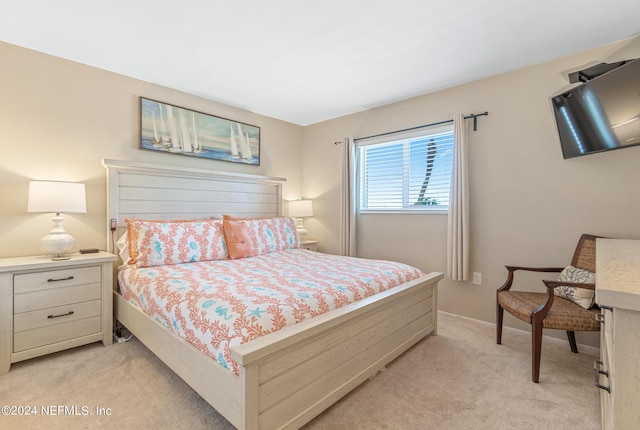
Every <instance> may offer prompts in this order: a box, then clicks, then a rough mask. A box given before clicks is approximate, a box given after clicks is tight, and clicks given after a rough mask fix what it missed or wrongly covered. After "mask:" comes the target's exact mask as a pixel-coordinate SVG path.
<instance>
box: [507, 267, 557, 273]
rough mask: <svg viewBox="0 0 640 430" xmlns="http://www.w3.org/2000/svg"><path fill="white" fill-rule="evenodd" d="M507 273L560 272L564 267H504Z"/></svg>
mask: <svg viewBox="0 0 640 430" xmlns="http://www.w3.org/2000/svg"><path fill="white" fill-rule="evenodd" d="M504 267H506V268H507V270H508V271H509V272H515V271H516V270H526V271H529V272H562V271H563V270H564V267H524V266H504Z"/></svg>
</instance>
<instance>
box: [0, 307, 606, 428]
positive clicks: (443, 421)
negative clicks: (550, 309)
mask: <svg viewBox="0 0 640 430" xmlns="http://www.w3.org/2000/svg"><path fill="white" fill-rule="evenodd" d="M439 318H440V319H439V330H438V335H437V336H431V337H429V338H427V339H425V340H423V341H421V342H420V343H418V344H417V345H416V346H415V347H413V348H412V349H410V350H409V351H407V352H406V353H405V354H404V355H402V356H400V357H399V358H398V359H396V360H395V361H394V362H393V363H391V364H390V365H389V366H387V370H386V371H384V372H381V373H379V374H378V375H377V376H376V377H375V378H373V379H372V380H369V381H367V382H365V383H364V384H362V385H361V386H360V387H358V388H357V389H356V390H354V391H353V392H351V393H350V394H349V395H347V396H346V397H344V398H343V399H342V400H340V401H339V402H338V403H336V404H335V405H333V406H332V407H331V408H329V409H328V410H327V411H325V412H324V413H323V414H321V415H319V416H318V417H316V418H315V419H314V420H313V421H311V422H310V423H308V424H307V425H306V426H305V427H304V428H305V429H306V430H312V429H313V430H319V429H332V430H333V429H420V430H428V429H438V430H446V429H464V430H471V429H474V430H476V429H487V430H489V429H491V430H495V429H518V430H526V429H545V430H547V429H562V430H566V429H581V430H589V429H594V430H595V429H599V428H600V406H599V397H598V396H599V393H598V389H597V388H596V387H595V386H594V384H593V370H592V368H593V360H594V357H593V356H590V355H587V354H583V353H581V354H572V353H571V351H570V350H569V346H568V343H566V342H560V341H557V340H554V339H548V338H545V340H544V343H543V350H542V367H541V373H540V375H541V376H540V383H539V384H534V383H533V382H531V361H530V360H531V356H530V338H529V335H528V333H526V332H520V331H515V330H508V329H507V330H505V333H504V334H503V345H496V344H495V327H494V326H493V325H490V324H485V323H481V322H478V321H473V320H468V319H464V318H459V317H455V316H453V315H449V314H443V313H441V314H440V315H439ZM0 405H16V406H35V407H36V409H37V411H38V415H37V416H22V417H7V416H0V428H2V429H14V428H15V429H21V430H23V429H24V430H26V429H35V428H38V429H44V428H46V429H48V430H56V429H102V428H104V429H114V428H118V429H137V430H141V429H183V428H184V429H186V428H188V429H213V430H226V429H232V428H233V427H232V426H231V425H230V424H229V423H228V422H227V421H226V420H225V419H224V418H222V417H221V416H220V415H218V413H217V412H216V411H215V410H214V409H213V408H212V407H211V406H209V405H208V404H207V403H206V402H205V401H204V400H202V399H201V398H200V397H199V396H198V395H197V394H196V393H195V392H194V391H193V390H191V389H190V388H189V387H188V386H187V385H186V384H185V383H184V382H182V380H181V379H180V378H178V377H177V376H176V375H175V374H174V373H173V372H171V371H170V370H169V369H168V368H167V367H166V366H165V365H164V364H163V363H161V362H160V361H159V360H158V359H157V358H156V357H155V356H154V355H153V354H152V353H151V352H149V351H148V350H147V349H146V348H145V347H144V346H143V345H142V344H141V343H140V342H138V341H137V340H135V339H133V340H132V341H130V342H128V343H125V344H118V345H113V346H111V347H108V348H105V347H103V346H101V344H93V345H87V346H84V347H79V348H75V349H73V350H69V351H64V352H60V353H57V354H52V355H49V356H46V357H41V358H37V359H33V360H28V361H26V362H22V363H16V364H14V365H13V366H12V368H11V370H10V372H9V373H8V374H6V375H2V376H0ZM43 406H44V407H49V408H50V409H51V410H54V411H57V410H58V409H57V408H56V406H62V407H64V406H67V407H73V406H75V407H76V409H77V413H78V414H82V413H83V411H84V410H83V407H86V408H87V410H88V411H90V412H91V416H80V415H71V416H69V415H58V416H51V415H50V416H43V415H42V414H41V408H42V407H43ZM96 407H99V408H105V409H106V408H110V415H109V416H97V415H96ZM61 412H62V413H64V411H63V410H61Z"/></svg>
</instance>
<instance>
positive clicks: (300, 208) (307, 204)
mask: <svg viewBox="0 0 640 430" xmlns="http://www.w3.org/2000/svg"><path fill="white" fill-rule="evenodd" d="M289 216H290V217H292V218H304V217H308V216H313V203H312V201H311V200H293V201H290V202H289Z"/></svg>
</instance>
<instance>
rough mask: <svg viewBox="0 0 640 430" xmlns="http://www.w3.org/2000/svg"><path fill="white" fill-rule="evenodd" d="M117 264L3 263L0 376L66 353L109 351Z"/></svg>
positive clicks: (77, 260)
mask: <svg viewBox="0 0 640 430" xmlns="http://www.w3.org/2000/svg"><path fill="white" fill-rule="evenodd" d="M116 259H117V257H116V256H115V255H113V254H109V253H107V252H99V253H95V254H74V255H72V256H71V258H70V259H69V260H63V261H52V260H51V258H49V257H45V256H36V257H16V258H0V374H3V373H7V372H8V371H9V368H10V367H11V363H15V362H18V361H22V360H27V359H29V358H34V357H38V356H41V355H45V354H50V353H52V352H56V351H61V350H63V349H68V348H73V347H76V346H80V345H84V344H87V343H92V342H98V341H102V343H103V344H104V345H105V346H106V345H111V343H112V325H113V295H112V294H113V293H112V289H113V285H112V280H113V263H114V261H116Z"/></svg>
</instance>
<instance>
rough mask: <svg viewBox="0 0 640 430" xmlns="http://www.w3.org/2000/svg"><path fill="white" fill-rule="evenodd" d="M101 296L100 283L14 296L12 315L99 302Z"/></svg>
mask: <svg viewBox="0 0 640 430" xmlns="http://www.w3.org/2000/svg"><path fill="white" fill-rule="evenodd" d="M101 294H102V284H101V283H100V282H97V283H92V284H88V285H74V286H71V287H64V288H50V289H48V290H42V291H32V292H29V293H22V294H16V295H14V296H13V313H14V315H15V314H19V313H22V312H29V311H35V310H37V309H47V308H51V307H54V306H62V305H68V304H71V303H81V302H87V301H89V300H99V299H100V297H101V296H100V295H101Z"/></svg>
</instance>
